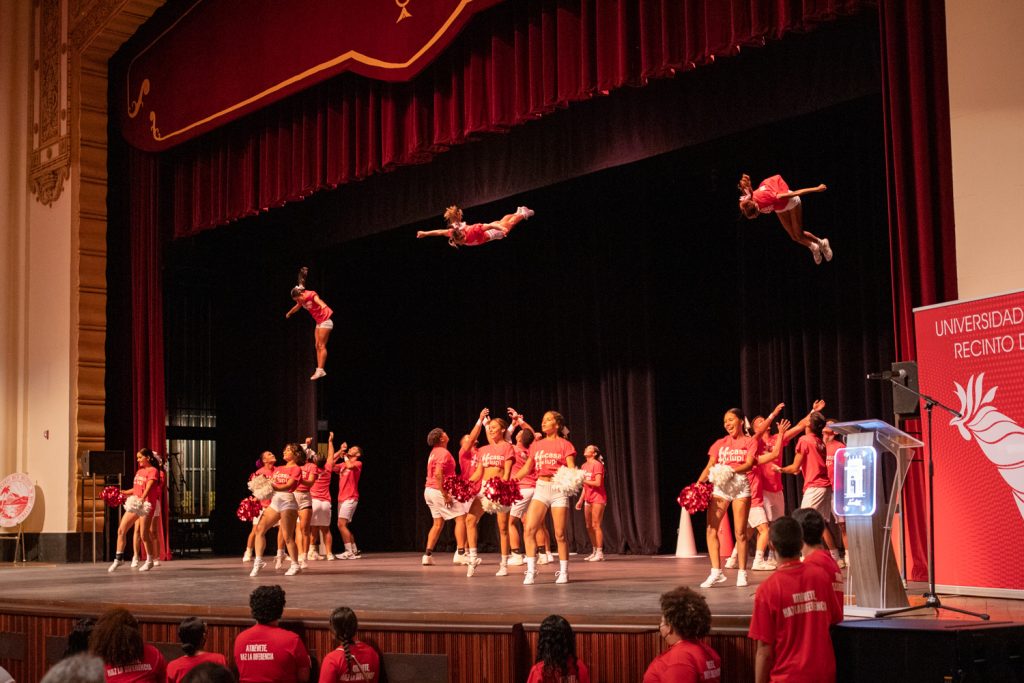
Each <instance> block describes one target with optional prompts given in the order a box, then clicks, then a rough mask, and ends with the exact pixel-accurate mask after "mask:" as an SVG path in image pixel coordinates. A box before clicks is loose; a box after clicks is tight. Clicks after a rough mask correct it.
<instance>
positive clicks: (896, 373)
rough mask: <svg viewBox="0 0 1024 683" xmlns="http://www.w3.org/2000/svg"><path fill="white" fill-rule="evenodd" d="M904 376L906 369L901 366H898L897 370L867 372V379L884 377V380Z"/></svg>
mask: <svg viewBox="0 0 1024 683" xmlns="http://www.w3.org/2000/svg"><path fill="white" fill-rule="evenodd" d="M906 376H907V371H906V370H904V369H902V368H900V369H899V370H885V371H883V372H869V373H868V379H884V380H893V379H897V380H898V379H903V378H904V377H906Z"/></svg>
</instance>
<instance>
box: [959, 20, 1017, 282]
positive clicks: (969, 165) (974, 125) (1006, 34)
mask: <svg viewBox="0 0 1024 683" xmlns="http://www.w3.org/2000/svg"><path fill="white" fill-rule="evenodd" d="M1022 28H1024V1H1022V0H946V36H947V44H948V48H947V49H948V57H949V60H948V61H949V105H950V119H951V120H950V126H951V132H952V142H953V201H954V205H955V212H956V254H957V277H958V282H959V292H960V298H961V299H970V298H976V297H979V296H985V295H989V294H997V293H999V292H1006V291H1010V290H1016V289H1021V288H1024V265H1022V255H1024V170H1022V168H1021V164H1022V162H1024V41H1022V40H1021V39H1020V31H1021V29H1022Z"/></svg>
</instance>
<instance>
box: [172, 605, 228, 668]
mask: <svg viewBox="0 0 1024 683" xmlns="http://www.w3.org/2000/svg"><path fill="white" fill-rule="evenodd" d="M178 640H179V641H181V650H182V652H184V653H185V656H184V657H178V658H177V659H175V660H174V661H172V662H170V663H169V664H168V665H167V683H180V681H181V679H183V678H184V677H185V674H187V673H188V672H189V671H191V670H192V669H193V668H195V667H197V666H199V665H200V664H202V663H204V662H212V663H214V664H220V665H221V666H225V665H227V660H225V659H224V655H222V654H218V653H216V652H203V650H202V647H203V645H205V644H206V622H204V621H203V620H202V619H197V618H196V617H188V618H186V619H184V620H182V622H181V623H180V624H179V625H178Z"/></svg>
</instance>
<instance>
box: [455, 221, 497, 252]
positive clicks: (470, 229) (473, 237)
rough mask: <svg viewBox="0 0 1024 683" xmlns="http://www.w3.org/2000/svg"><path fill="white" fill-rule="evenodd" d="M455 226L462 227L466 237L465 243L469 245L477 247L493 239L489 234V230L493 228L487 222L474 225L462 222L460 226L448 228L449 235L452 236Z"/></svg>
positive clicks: (463, 234)
mask: <svg viewBox="0 0 1024 683" xmlns="http://www.w3.org/2000/svg"><path fill="white" fill-rule="evenodd" d="M454 227H460V228H462V236H463V238H464V241H463V244H465V245H466V246H467V247H475V246H477V245H480V244H484V243H486V242H490V241H491V238H490V237H489V236H488V235H487V231H488V230H490V229H491V226H489V225H487V224H486V223H474V224H473V225H466V224H465V223H460V224H459V225H458V226H453V227H452V228H449V229H448V236H449V237H451V234H452V231H453V228H454Z"/></svg>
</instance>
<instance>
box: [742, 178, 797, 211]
mask: <svg viewBox="0 0 1024 683" xmlns="http://www.w3.org/2000/svg"><path fill="white" fill-rule="evenodd" d="M786 192H789V185H787V184H786V181H785V180H783V179H782V176H780V175H773V176H772V177H770V178H765V179H764V180H762V181H761V184H760V185H759V186H758V188H757V189H756V190H754V192H753V193H752V195H751V196H752V198H753V200H754V203H755V204H757V210H758V211H760V212H761V213H771V212H772V211H781V210H782V209H785V208H786V204H787V203H789V199H779V195H780V194H784V193H786Z"/></svg>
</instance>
